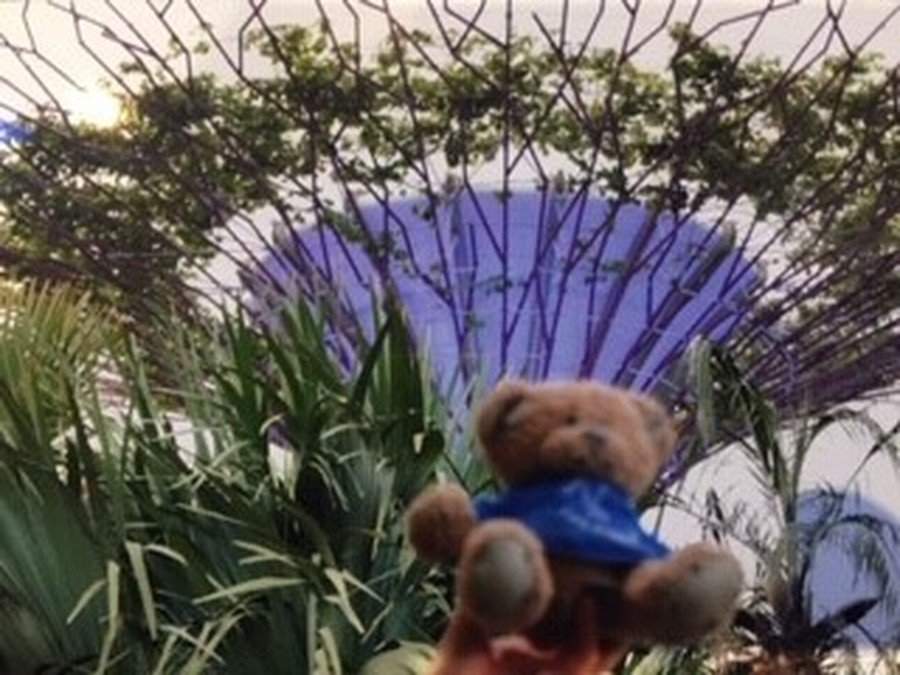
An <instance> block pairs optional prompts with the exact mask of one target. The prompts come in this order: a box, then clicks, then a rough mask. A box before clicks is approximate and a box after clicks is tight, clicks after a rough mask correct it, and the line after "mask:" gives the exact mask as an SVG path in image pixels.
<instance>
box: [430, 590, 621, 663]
mask: <svg viewBox="0 0 900 675" xmlns="http://www.w3.org/2000/svg"><path fill="white" fill-rule="evenodd" d="M574 625H575V627H576V630H575V631H574V634H573V635H572V639H571V641H569V642H567V643H566V644H562V645H559V646H556V647H554V648H553V649H539V648H537V647H536V646H534V644H532V643H531V642H530V641H529V640H528V639H527V638H525V637H523V636H508V637H502V638H494V639H486V638H485V637H483V636H482V635H481V633H480V631H479V630H478V628H477V627H476V626H475V625H474V624H472V623H471V622H470V621H467V620H466V619H465V617H462V616H456V617H454V619H453V621H452V622H451V624H450V627H449V628H448V631H447V634H446V635H445V637H444V640H443V641H442V642H441V646H440V649H439V656H438V662H437V664H436V666H435V670H434V671H433V675H461V674H462V675H601V674H602V673H609V672H611V671H612V669H613V668H615V666H616V664H617V663H618V662H619V661H620V660H621V659H622V658H623V657H624V656H625V654H626V653H627V651H628V645H624V644H616V643H610V642H603V641H602V640H600V638H599V637H598V630H597V615H596V611H595V610H594V607H593V603H590V602H584V603H582V604H581V605H580V606H579V607H578V608H577V610H576V616H575V621H574Z"/></svg>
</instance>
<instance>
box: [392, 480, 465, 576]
mask: <svg viewBox="0 0 900 675" xmlns="http://www.w3.org/2000/svg"><path fill="white" fill-rule="evenodd" d="M476 525H477V520H476V517H475V509H474V507H473V506H472V502H471V500H470V499H469V495H468V494H467V493H466V491H465V490H463V489H462V488H461V487H460V486H458V485H441V486H438V487H435V488H431V489H430V490H427V491H426V492H423V493H422V494H421V495H419V496H418V497H417V498H416V500H415V501H414V502H413V503H412V506H410V508H409V511H407V514H406V530H407V533H408V535H409V539H410V541H411V542H412V545H413V548H414V549H416V553H418V554H419V556H421V557H422V558H424V559H425V560H427V561H429V562H434V563H455V562H456V561H457V560H458V559H459V556H460V553H461V552H462V548H463V542H464V541H465V539H466V537H467V536H469V533H470V532H471V531H472V530H474V529H475V526H476Z"/></svg>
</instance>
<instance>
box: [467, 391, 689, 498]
mask: <svg viewBox="0 0 900 675" xmlns="http://www.w3.org/2000/svg"><path fill="white" fill-rule="evenodd" d="M477 434H478V441H479V443H480V445H481V448H482V450H483V452H484V454H485V456H486V458H487V460H488V462H489V463H490V465H491V467H492V468H493V470H494V472H495V474H496V475H497V476H498V477H499V478H500V479H501V480H503V481H504V482H506V483H507V484H509V485H523V484H527V483H531V482H537V481H541V480H545V479H547V478H550V477H569V476H572V477H576V476H582V477H583V476H592V477H596V478H600V479H603V480H607V481H610V482H612V483H615V484H617V485H619V486H620V487H622V488H624V489H625V490H627V491H628V493H629V494H631V495H632V496H633V497H638V496H640V495H641V494H643V493H644V492H645V491H646V490H647V489H649V487H650V486H651V485H652V484H653V481H654V479H655V478H656V475H657V474H658V473H659V470H660V469H661V468H662V466H663V464H664V463H665V462H666V460H667V459H669V457H671V455H672V452H673V451H674V448H675V443H676V432H675V427H674V424H673V422H672V420H671V418H670V417H669V415H668V414H667V413H666V411H665V410H664V409H663V407H662V406H661V405H660V404H659V403H657V402H656V401H655V400H654V399H652V398H650V397H648V396H644V395H641V394H636V393H632V392H628V391H626V390H624V389H616V388H613V387H608V386H604V385H600V384H597V383H594V382H587V381H581V382H575V383H553V382H550V383H540V384H531V383H526V382H522V381H517V380H507V381H505V382H502V383H501V384H500V385H499V386H498V387H497V388H496V390H495V391H494V392H493V393H492V394H491V395H490V396H489V397H488V398H487V400H486V401H485V402H484V403H483V404H482V406H481V409H480V411H479V415H478V424H477Z"/></svg>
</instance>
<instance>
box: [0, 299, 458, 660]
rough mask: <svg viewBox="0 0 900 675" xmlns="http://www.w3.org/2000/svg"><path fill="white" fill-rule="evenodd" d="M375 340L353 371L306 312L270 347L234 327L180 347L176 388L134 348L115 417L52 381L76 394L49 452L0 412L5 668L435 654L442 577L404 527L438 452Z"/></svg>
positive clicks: (37, 409)
mask: <svg viewBox="0 0 900 675" xmlns="http://www.w3.org/2000/svg"><path fill="white" fill-rule="evenodd" d="M378 321H379V330H378V333H377V339H376V340H375V342H374V344H373V345H372V346H371V349H370V350H368V352H367V353H366V354H365V357H364V359H363V360H362V365H361V366H360V368H359V369H358V371H357V372H354V373H350V374H348V373H345V372H342V371H341V369H340V367H339V366H338V365H337V364H336V363H334V361H333V360H332V359H331V358H330V357H329V354H328V351H327V350H326V348H325V344H326V337H327V336H326V335H325V334H324V333H323V328H322V325H321V323H320V322H318V321H317V320H316V318H315V317H314V316H313V314H312V313H310V312H309V311H307V310H306V309H304V308H300V309H298V310H297V311H296V312H291V313H286V314H284V315H283V317H282V325H281V330H280V331H279V334H278V336H277V337H276V336H275V335H273V334H265V333H259V332H256V331H255V330H254V329H253V328H251V327H250V326H249V325H248V324H247V323H246V322H245V321H244V320H243V319H242V318H241V317H239V316H238V317H228V318H226V320H225V321H224V323H223V324H222V325H221V326H220V327H219V330H218V332H216V333H215V334H213V335H199V336H198V335H197V334H196V333H192V334H184V335H181V336H176V337H175V338H174V339H173V342H174V343H178V344H179V345H180V347H178V348H175V347H174V346H173V349H172V355H171V358H172V360H173V364H174V365H176V366H177V367H178V368H179V369H180V372H182V373H183V383H182V386H181V387H180V388H178V390H175V391H164V392H159V391H154V390H152V388H151V386H150V385H149V384H148V378H147V377H146V371H145V365H146V364H145V361H144V357H143V356H142V355H141V354H140V353H139V352H138V351H137V349H134V348H133V349H131V351H130V354H129V356H128V358H127V359H125V360H124V361H123V363H122V364H121V367H120V370H121V372H123V373H125V376H124V377H125V381H126V382H127V383H128V392H127V394H126V395H123V396H122V397H121V398H120V400H119V401H118V404H117V405H116V406H113V407H110V406H109V405H105V406H104V405H102V404H101V403H100V397H99V396H98V395H96V390H95V389H94V388H93V387H92V386H89V384H83V382H82V379H83V378H79V376H78V373H76V372H73V371H69V370H63V371H62V382H63V383H64V386H63V391H69V392H74V391H75V390H76V389H78V388H80V389H81V390H82V391H87V392H88V395H87V396H84V395H81V396H76V395H69V396H67V397H66V400H65V401H64V402H63V403H62V404H60V405H59V406H56V407H55V410H54V411H53V413H52V414H53V415H54V416H56V417H58V418H60V419H62V420H64V421H65V424H64V425H63V426H64V429H63V431H62V433H61V434H59V435H58V437H57V438H50V437H46V436H44V435H40V434H30V435H28V434H25V433H23V432H22V431H21V429H19V427H21V428H22V429H29V428H31V426H32V425H33V424H40V423H42V422H41V420H42V416H44V415H50V414H51V413H50V412H48V411H47V410H46V409H45V408H44V407H41V406H36V405H31V404H30V402H29V401H28V400H20V399H18V398H14V397H4V398H2V400H0V412H2V415H0V435H2V436H0V437H2V439H3V444H2V454H0V482H2V484H3V485H2V491H0V526H2V531H0V612H2V618H3V626H4V629H3V631H0V633H2V635H0V658H2V659H3V661H2V663H3V666H2V668H0V669H2V670H5V672H9V673H18V672H33V671H35V670H38V669H45V668H50V669H62V670H75V671H83V670H84V671H92V672H128V673H132V672H158V673H167V672H201V671H203V672H206V671H210V672H218V671H221V672H229V673H232V672H233V673H242V672H246V673H259V672H266V673H281V672H284V673H296V672H310V673H312V672H316V673H341V672H349V673H353V672H359V671H360V669H361V668H362V667H363V666H364V664H366V662H368V661H369V660H370V659H371V658H372V657H373V656H375V655H377V654H379V653H381V652H383V651H386V650H389V649H390V648H392V647H394V646H397V645H399V644H401V643H409V642H416V641H420V642H430V641H432V640H433V638H434V637H435V636H436V634H437V633H438V631H439V629H440V626H441V624H442V622H443V620H444V618H445V615H446V611H447V608H448V599H447V588H446V586H447V585H446V583H445V581H446V580H445V579H444V578H443V577H442V576H440V575H439V574H437V573H434V572H430V571H429V570H428V569H427V568H426V567H424V566H422V565H420V564H419V563H417V562H415V560H414V559H413V557H412V555H411V554H410V552H409V551H408V550H407V549H405V548H404V546H403V540H402V524H401V522H402V519H401V514H402V511H403V509H404V508H405V506H406V504H407V503H408V501H409V500H410V499H411V498H412V497H413V496H414V495H415V494H416V493H417V492H418V491H419V490H421V489H422V487H423V486H424V485H425V484H426V483H427V482H429V481H430V480H432V479H433V477H434V470H435V465H436V463H437V462H438V461H439V460H441V458H442V457H443V456H444V449H445V447H446V446H447V443H448V439H447V438H446V437H445V432H444V424H443V417H442V412H441V409H440V405H439V403H438V401H436V400H434V399H433V398H432V397H431V394H430V388H429V385H428V381H429V378H428V374H427V373H424V372H422V371H421V369H420V361H419V359H418V358H417V356H416V354H415V353H414V351H413V350H412V348H411V346H410V344H409V343H408V341H407V337H406V336H407V333H406V331H405V329H404V327H403V325H402V319H401V318H400V316H399V315H396V314H393V313H389V314H387V315H385V316H383V317H380V318H379V320H378ZM173 402H177V404H178V405H174V403H173ZM6 420H13V422H12V423H7V422H6ZM10 430H12V432H10ZM60 439H63V440H62V441H60ZM26 444H27V445H29V446H33V447H28V448H25V447H24V445H26ZM26 449H27V450H28V452H26ZM35 451H38V452H39V454H41V456H45V457H50V458H52V461H51V462H50V463H46V462H44V463H36V462H33V461H30V459H29V456H30V455H34V454H35ZM372 667H374V668H377V667H378V663H377V662H376V663H375V665H374V666H372ZM375 672H377V671H375Z"/></svg>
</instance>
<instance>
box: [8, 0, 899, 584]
mask: <svg viewBox="0 0 900 675" xmlns="http://www.w3.org/2000/svg"><path fill="white" fill-rule="evenodd" d="M767 1H768V0H707V1H706V2H704V3H703V7H702V9H701V11H700V14H699V18H698V21H697V29H698V30H699V31H701V32H702V31H703V30H707V29H710V28H712V27H715V26H717V25H719V26H720V27H719V30H717V31H716V33H715V35H716V40H717V41H719V42H722V43H724V44H729V45H730V46H736V45H737V44H739V43H740V41H741V40H742V39H743V38H744V37H745V36H746V35H747V32H748V30H749V29H750V28H751V27H752V25H753V24H752V22H751V21H749V20H745V21H739V22H735V23H731V24H724V25H722V22H723V21H724V20H726V19H729V18H733V17H735V16H740V15H741V14H745V13H748V12H752V11H754V10H758V9H760V8H762V7H764V6H766V4H767ZM61 4H62V5H63V6H67V5H68V2H67V1H66V2H62V3H61ZM163 4H164V3H163V1H162V0H156V2H155V3H154V4H153V5H152V6H162V5H163ZM194 4H195V6H198V7H200V8H202V11H203V14H204V17H205V18H206V19H207V20H208V21H210V22H211V24H212V25H213V26H214V27H215V30H216V33H217V35H220V36H222V37H223V43H224V44H225V45H226V47H227V48H228V49H230V50H234V51H236V49H237V36H238V34H239V32H240V30H241V26H242V25H243V24H244V23H245V22H246V20H247V16H248V11H247V6H248V3H247V2H246V0H195V2H194ZM322 4H323V6H325V7H326V8H328V12H329V15H330V16H331V18H332V20H333V22H334V24H335V26H336V27H337V29H338V30H339V31H342V32H343V34H344V35H347V36H349V35H350V34H351V31H352V26H353V24H352V22H351V21H350V14H349V13H348V12H347V11H346V8H345V6H344V3H343V2H341V1H340V0H322ZM352 4H353V6H354V7H356V8H357V9H359V12H360V16H361V18H362V22H361V25H362V28H361V30H362V38H363V42H364V44H365V45H366V46H367V47H369V48H371V47H372V46H374V45H375V44H377V43H378V42H379V41H380V40H381V39H383V38H384V36H385V30H386V24H385V23H384V21H383V17H381V16H380V14H379V13H378V12H377V11H375V10H372V9H365V8H362V7H361V5H360V3H359V2H356V3H352ZM436 4H438V5H440V4H441V2H437V3H436ZM111 5H112V7H113V8H119V9H120V10H121V13H120V14H119V15H116V13H115V11H113V9H111V8H110V7H109V6H108V5H107V3H106V2H104V1H103V0H87V1H84V0H82V1H76V3H75V6H76V8H78V10H79V11H82V12H84V13H86V14H89V15H91V16H94V17H98V18H100V19H102V20H103V21H108V22H109V23H110V25H112V26H115V27H116V31H117V32H118V33H120V34H123V35H127V34H129V33H130V38H129V43H130V44H131V45H133V46H138V47H140V46H141V45H140V36H149V39H150V44H152V45H153V46H156V47H157V48H163V47H164V46H165V43H166V40H167V36H166V30H165V27H164V26H163V24H161V23H160V21H159V20H158V19H156V18H155V17H154V16H153V14H152V12H150V11H149V7H151V5H148V4H146V3H144V2H141V1H139V0H115V1H114V2H112V3H111ZM390 5H391V7H392V8H393V9H394V10H395V12H396V14H397V16H398V17H399V18H400V19H401V20H402V21H403V22H404V24H406V25H414V26H417V27H422V28H424V29H432V30H433V28H434V23H433V20H432V18H431V16H430V14H429V13H428V11H427V9H425V7H424V3H423V1H422V0H393V1H392V2H391V3H390ZM676 5H677V9H676V11H675V13H674V15H673V16H672V17H669V18H668V20H669V21H674V20H676V19H677V18H678V17H679V16H681V17H682V18H683V17H684V16H686V13H687V12H688V11H690V9H691V8H692V7H693V5H694V3H693V2H690V1H688V0H678V2H677V3H676ZM830 5H831V6H833V7H840V6H841V3H840V2H838V1H837V0H834V1H832V2H831V3H830ZM450 6H451V7H453V8H457V9H458V10H459V12H460V13H462V14H466V13H471V12H472V11H474V8H475V7H476V6H477V3H475V2H470V1H469V2H465V1H464V2H460V1H457V2H450ZM560 6H561V3H560V2H559V1H558V0H543V1H535V0H517V2H516V3H515V17H514V22H515V25H516V28H517V30H519V31H524V32H529V31H530V32H535V31H536V23H535V21H534V16H535V15H537V16H540V17H542V19H543V20H544V21H546V22H547V23H548V24H551V25H557V24H558V22H559V21H560V18H561V14H560V9H559V8H560ZM596 6H597V3H595V2H584V1H582V2H571V3H570V7H571V10H570V16H569V26H570V31H571V32H570V36H571V37H572V39H577V37H578V36H580V35H583V34H584V31H585V29H586V26H588V25H589V24H590V22H591V18H592V17H593V14H594V11H595V8H596ZM667 6H668V2H664V1H661V0H645V1H644V2H642V3H640V11H639V15H638V16H639V21H638V22H637V28H636V31H635V35H636V36H643V35H646V34H647V33H648V31H652V30H653V29H654V27H655V26H657V25H658V24H659V22H660V21H661V20H662V19H663V18H666V17H665V10H666V7H667ZM24 7H26V5H25V3H23V2H19V1H17V0H0V120H2V119H3V118H8V117H9V116H11V115H12V114H13V113H14V112H15V111H16V110H18V109H21V107H22V106H23V105H25V100H26V97H27V96H31V97H34V98H36V99H39V100H47V98H48V97H49V96H51V95H52V96H55V97H57V98H58V99H59V100H60V101H61V103H62V105H63V106H64V107H65V106H70V105H71V106H82V107H83V108H84V110H85V114H88V115H100V114H102V108H103V104H102V103H97V104H96V105H95V104H92V103H90V101H91V100H92V98H96V97H94V96H93V95H94V94H95V93H97V92H99V91H100V86H99V84H98V83H99V81H100V80H101V79H102V78H104V77H108V75H109V73H108V72H105V71H104V68H103V65H102V63H107V64H114V63H116V62H118V61H120V60H122V59H123V58H124V57H125V56H127V52H126V51H125V50H124V49H123V48H122V46H121V45H115V44H113V43H111V42H110V41H109V40H108V39H106V38H104V37H103V34H102V29H101V28H100V27H98V26H96V25H92V24H91V23H90V22H82V23H81V24H80V25H78V26H77V28H79V29H81V30H82V31H83V33H82V35H83V39H84V42H83V44H79V40H78V38H77V34H76V25H75V24H73V21H72V18H71V16H69V15H67V14H66V13H65V12H63V11H61V10H59V9H57V8H54V7H53V6H52V4H51V3H50V2H48V1H47V0H33V1H32V2H30V3H28V5H27V7H28V13H27V17H28V22H27V25H26V22H23V20H22V12H23V8H24ZM607 7H608V9H607V14H606V15H605V16H604V17H603V19H602V21H601V23H600V27H599V29H598V31H597V34H596V37H595V43H596V44H597V45H598V46H605V45H609V46H613V45H618V44H619V43H620V41H621V36H622V34H623V31H624V30H625V27H626V21H625V20H626V12H625V11H624V9H623V4H622V2H621V0H618V1H616V0H610V1H609V2H607ZM825 7H826V0H805V1H800V2H798V3H794V4H793V5H792V6H791V7H789V8H787V9H784V10H780V11H778V12H774V13H773V14H772V15H771V16H770V17H769V18H768V20H767V21H766V22H765V23H764V24H763V25H761V26H760V27H759V30H758V32H757V33H756V35H755V37H754V39H753V41H752V42H751V43H750V45H749V49H750V51H751V52H753V53H757V54H766V55H770V56H778V57H782V58H790V57H791V56H793V55H794V54H795V53H796V52H797V50H798V48H799V47H800V46H801V45H802V44H804V43H805V42H806V41H807V40H809V39H810V37H811V36H814V35H815V31H816V27H817V25H818V24H819V23H820V21H821V19H822V17H823V15H824V9H825ZM504 8H505V3H502V2H499V0H489V2H488V3H487V9H486V10H485V13H484V15H483V16H482V25H483V26H486V27H488V28H489V29H495V30H500V29H501V28H502V26H503V17H504ZM264 12H265V15H266V17H267V18H268V19H269V20H270V21H272V22H273V23H279V22H287V21H293V22H300V23H308V22H311V21H314V20H316V19H317V18H318V16H319V15H318V11H317V9H316V5H315V3H314V2H313V1H312V0H270V1H269V2H268V3H266V4H265V9H264ZM891 12H896V14H895V15H894V16H893V18H892V20H891V21H890V22H889V23H887V24H885V25H884V26H883V27H882V29H881V31H880V33H879V34H878V35H876V36H874V37H872V38H871V41H870V42H869V43H868V47H869V48H870V49H872V50H875V51H880V52H882V53H884V54H885V57H886V60H887V61H888V63H890V64H897V63H900V39H897V36H898V35H900V0H848V1H847V2H845V3H844V14H843V19H842V22H841V26H842V30H843V31H844V34H845V37H846V39H847V41H848V42H849V43H851V44H857V43H859V42H860V41H862V40H864V39H866V38H867V36H868V35H869V34H870V33H871V32H872V31H873V30H874V29H875V28H876V27H878V26H879V24H880V22H882V21H883V20H884V19H885V17H887V16H889V15H890V13H891ZM167 18H168V20H169V21H170V24H171V25H172V26H173V27H175V28H176V29H177V30H178V32H179V33H180V34H182V35H185V36H186V37H187V38H188V42H192V41H196V40H199V39H200V38H201V37H202V35H201V32H200V30H199V29H198V28H197V20H196V17H195V16H193V15H192V13H191V12H190V10H189V8H188V5H187V3H186V1H185V0H173V3H172V8H171V11H170V14H168V15H167ZM29 27H30V33H29V30H28V28H29ZM636 39H638V38H636ZM4 45H5V47H4ZM10 45H12V46H14V47H17V48H24V49H25V50H26V52H27V51H28V50H31V49H33V50H34V51H35V54H31V55H28V54H26V55H25V56H24V57H23V58H24V63H23V62H22V61H21V60H20V59H19V58H17V56H16V54H17V52H16V50H15V49H11V48H10ZM820 46H822V39H821V36H820V37H819V38H813V40H812V43H811V45H810V51H809V53H810V54H811V53H812V52H813V51H814V50H815V49H816V48H817V47H820ZM831 48H832V49H834V50H839V49H840V44H838V43H836V42H835V43H832V44H831ZM667 50H668V42H667V40H666V38H665V35H660V36H658V37H657V38H655V39H653V40H651V41H650V43H648V45H647V46H646V48H643V49H642V50H641V51H640V59H642V61H643V65H646V66H651V67H659V66H661V65H662V64H664V62H665V58H666V55H667V53H668V51H667ZM18 53H19V54H21V53H23V52H21V51H19V52H18ZM92 53H93V54H92ZM41 57H45V58H46V60H45V61H42V58H41ZM95 57H99V61H98V59H97V58H95ZM101 62H102V63H101ZM49 63H52V64H54V65H57V66H60V67H61V68H62V71H63V72H56V71H54V69H53V68H51V67H49V65H48V64H49ZM201 65H205V66H207V67H209V68H212V69H213V70H222V69H223V65H222V62H221V61H216V60H214V59H212V58H210V59H208V61H207V62H206V63H204V64H201ZM29 69H30V70H29ZM33 74H37V75H39V79H40V82H38V81H37V80H36V79H35V77H33ZM42 85H44V86H46V89H43V88H42ZM76 88H80V89H81V90H82V91H81V92H80V93H79V94H77V95H76ZM79 100H80V101H81V103H79V102H78V101H79ZM85 100H86V101H88V103H85V102H84V101H85ZM92 106H93V107H92ZM222 273H223V274H226V273H227V271H226V270H224V269H223V271H222ZM872 413H873V415H874V416H875V417H876V418H877V419H878V420H879V421H881V422H882V423H884V424H885V425H888V424H891V423H893V422H894V421H895V420H896V419H897V418H898V416H900V401H893V402H885V403H882V404H880V405H877V406H875V407H874V408H872ZM866 447H867V444H865V443H863V442H862V441H861V439H860V438H858V437H854V436H853V435H850V434H847V433H843V432H835V433H831V434H828V435H826V436H825V437H823V438H822V440H821V442H820V448H817V451H816V452H817V454H816V458H817V459H816V461H815V463H814V464H813V465H812V466H811V471H810V473H809V475H808V476H807V477H806V480H805V484H806V485H807V486H808V487H813V486H816V485H822V484H832V485H844V484H845V483H846V481H847V479H848V477H849V476H850V475H851V474H852V473H853V471H854V469H855V468H856V466H857V464H858V462H859V461H860V459H861V456H862V453H863V452H864V450H865V448H866ZM712 486H715V487H716V488H717V489H718V490H719V491H720V492H721V493H723V494H724V495H725V497H726V501H727V502H729V503H732V504H737V503H738V502H740V501H741V500H750V502H751V503H753V504H755V505H757V507H759V508H763V507H764V505H765V504H764V501H763V500H762V499H761V497H760V496H759V495H758V494H757V492H756V490H755V487H754V485H753V483H752V481H749V480H748V479H747V472H746V470H745V469H742V468H741V465H740V461H739V459H738V458H737V457H736V456H735V455H734V454H733V453H732V454H729V453H726V454H725V455H723V456H721V457H719V458H717V459H715V460H714V461H711V462H709V463H708V464H707V465H706V466H704V467H702V468H701V469H700V470H699V471H697V472H696V473H695V474H694V475H693V476H692V477H691V478H690V480H689V485H688V486H686V488H685V490H684V492H685V494H690V493H695V494H697V495H699V497H700V498H701V499H702V496H703V495H704V494H705V492H706V489H708V488H709V487H712ZM854 487H856V488H857V489H859V490H860V491H861V492H863V493H864V494H866V495H867V497H869V498H870V499H871V500H872V501H873V502H875V503H877V504H879V505H880V506H881V507H882V508H884V509H885V510H886V511H888V512H890V513H893V514H894V515H895V517H900V490H898V489H897V484H896V473H894V472H893V471H892V470H891V469H890V467H889V466H888V465H887V464H886V463H884V462H880V461H875V462H873V463H871V465H870V466H869V467H868V469H867V470H865V471H864V472H862V474H861V475H860V477H859V478H858V479H857V481H856V483H855V485H854ZM663 532H664V534H665V535H666V536H668V537H670V538H671V539H672V540H673V541H674V542H675V543H679V542H685V541H689V540H691V539H695V538H696V537H697V529H696V524H695V523H693V522H692V521H691V520H690V519H689V518H686V517H681V516H678V515H677V514H674V513H669V514H667V516H666V518H665V519H664V523H663ZM746 562H747V564H748V572H750V571H751V570H750V562H749V559H747V560H746Z"/></svg>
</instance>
